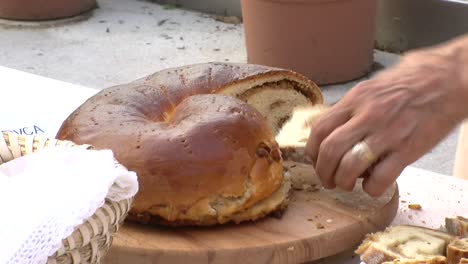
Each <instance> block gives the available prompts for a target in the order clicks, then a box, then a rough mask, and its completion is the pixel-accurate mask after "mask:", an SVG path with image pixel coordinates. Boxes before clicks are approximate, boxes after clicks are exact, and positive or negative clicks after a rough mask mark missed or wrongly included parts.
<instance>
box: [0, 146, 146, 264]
mask: <svg viewBox="0 0 468 264" xmlns="http://www.w3.org/2000/svg"><path fill="white" fill-rule="evenodd" d="M137 191H138V182H137V177H136V174H135V173H134V172H131V171H128V170H126V169H125V168H116V167H115V165H114V156H113V153H112V152H111V151H110V150H99V151H98V150H84V149H79V148H66V149H50V150H42V151H39V152H36V153H34V154H29V155H26V156H24V157H22V158H18V159H15V160H13V161H10V162H6V163H4V164H2V165H0V210H1V211H0V212H1V213H0V263H1V264H4V263H8V264H9V263H15V264H29V263H31V264H33V263H34V264H38V263H46V261H47V257H48V256H50V255H52V254H53V253H55V252H56V251H57V250H58V249H59V246H60V243H61V240H62V239H64V238H66V237H68V236H69V235H70V234H71V233H72V232H73V228H74V227H76V226H78V225H80V224H81V223H83V221H84V220H85V219H87V218H88V217H90V216H92V215H93V214H94V212H95V211H96V210H97V209H98V208H99V207H101V206H102V205H103V203H104V199H105V198H106V197H107V198H109V199H111V200H114V201H119V200H122V199H126V198H129V197H131V196H133V195H135V194H136V192H137Z"/></svg>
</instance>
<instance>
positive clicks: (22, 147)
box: [0, 132, 133, 264]
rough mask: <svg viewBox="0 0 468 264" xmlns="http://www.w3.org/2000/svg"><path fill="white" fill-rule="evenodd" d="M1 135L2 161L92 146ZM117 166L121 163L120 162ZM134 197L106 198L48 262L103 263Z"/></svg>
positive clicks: (0, 159) (8, 134) (6, 134)
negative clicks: (48, 151)
mask: <svg viewBox="0 0 468 264" xmlns="http://www.w3.org/2000/svg"><path fill="white" fill-rule="evenodd" d="M2 134H3V136H0V164H2V163H4V162H7V161H10V160H13V159H15V158H18V157H21V156H24V155H27V154H29V153H32V152H35V151H38V150H41V149H43V148H70V147H78V148H85V149H93V147H92V146H90V145H76V144H74V143H73V142H70V141H61V140H56V139H48V138H41V137H37V136H19V135H16V134H13V133H6V132H2ZM115 163H116V166H122V165H120V164H119V163H118V162H117V161H116V162H115ZM132 201H133V199H132V198H131V199H127V200H123V201H120V202H113V201H110V200H108V199H106V201H105V204H104V205H103V206H102V207H101V208H99V209H98V210H97V211H96V212H95V213H94V215H93V216H92V217H90V218H89V219H87V220H86V221H85V222H84V223H83V224H81V225H80V226H77V227H76V228H75V230H74V232H73V233H72V234H71V235H70V236H69V237H68V238H66V239H64V240H62V245H61V248H60V249H59V250H58V251H57V252H56V253H55V254H54V255H52V256H50V257H49V259H48V262H47V263H48V264H55V263H60V264H62V263H63V264H65V263H67V264H68V263H73V264H77V263H100V261H101V260H102V259H103V257H104V256H105V254H106V253H107V251H108V250H109V248H110V247H111V245H112V239H113V235H114V234H115V233H116V232H117V231H118V229H119V227H120V226H121V225H122V224H123V222H124V220H125V218H126V216H127V213H128V211H129V209H130V206H131V204H132Z"/></svg>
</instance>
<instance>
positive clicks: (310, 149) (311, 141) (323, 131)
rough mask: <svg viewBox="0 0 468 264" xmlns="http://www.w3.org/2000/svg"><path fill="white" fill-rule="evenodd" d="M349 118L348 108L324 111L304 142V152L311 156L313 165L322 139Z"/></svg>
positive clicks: (315, 162)
mask: <svg viewBox="0 0 468 264" xmlns="http://www.w3.org/2000/svg"><path fill="white" fill-rule="evenodd" d="M350 118H351V114H350V112H349V111H348V110H346V109H345V110H338V111H334V109H331V110H330V111H327V112H325V113H324V114H323V115H322V116H321V117H319V119H318V120H317V122H316V123H315V125H314V126H313V127H312V129H311V133H310V136H309V138H308V140H307V143H306V148H305V149H306V154H307V155H308V156H309V157H310V158H311V160H312V163H313V165H314V166H315V165H316V164H317V158H318V153H319V148H320V145H321V143H322V141H323V140H324V139H325V138H326V137H327V136H328V135H329V134H330V133H331V132H332V131H333V130H335V129H336V128H337V127H339V126H341V125H342V124H344V123H346V121H348V120H349V119H350Z"/></svg>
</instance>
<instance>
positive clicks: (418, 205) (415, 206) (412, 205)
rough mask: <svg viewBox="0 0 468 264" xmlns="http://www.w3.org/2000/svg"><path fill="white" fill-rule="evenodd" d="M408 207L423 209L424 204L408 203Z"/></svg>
mask: <svg viewBox="0 0 468 264" xmlns="http://www.w3.org/2000/svg"><path fill="white" fill-rule="evenodd" d="M408 208H409V209H411V210H421V209H422V206H421V205H420V204H408Z"/></svg>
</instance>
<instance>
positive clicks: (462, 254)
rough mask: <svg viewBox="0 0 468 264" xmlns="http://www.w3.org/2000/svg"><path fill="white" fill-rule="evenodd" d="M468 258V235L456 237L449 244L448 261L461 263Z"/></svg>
mask: <svg viewBox="0 0 468 264" xmlns="http://www.w3.org/2000/svg"><path fill="white" fill-rule="evenodd" d="M462 259H465V260H466V259H468V237H465V238H455V239H454V240H452V241H451V242H450V243H449V244H448V246H447V263H448V264H459V263H461V262H462V261H461V260H462Z"/></svg>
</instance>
